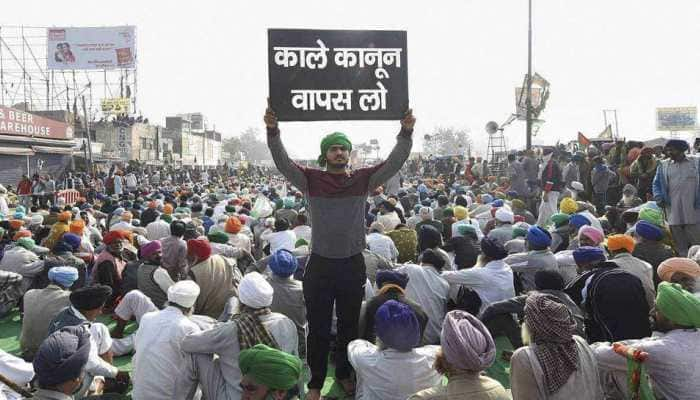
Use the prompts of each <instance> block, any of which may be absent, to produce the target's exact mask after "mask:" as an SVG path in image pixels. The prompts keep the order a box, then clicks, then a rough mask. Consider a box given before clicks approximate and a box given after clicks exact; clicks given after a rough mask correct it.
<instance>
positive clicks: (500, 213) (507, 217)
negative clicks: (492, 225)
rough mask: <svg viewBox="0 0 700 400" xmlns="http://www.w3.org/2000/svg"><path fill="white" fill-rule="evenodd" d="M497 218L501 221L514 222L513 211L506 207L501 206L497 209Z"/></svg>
mask: <svg viewBox="0 0 700 400" xmlns="http://www.w3.org/2000/svg"><path fill="white" fill-rule="evenodd" d="M496 219H497V220H499V221H501V222H506V223H511V224H512V223H513V212H512V211H508V210H506V209H505V208H499V209H498V210H496Z"/></svg>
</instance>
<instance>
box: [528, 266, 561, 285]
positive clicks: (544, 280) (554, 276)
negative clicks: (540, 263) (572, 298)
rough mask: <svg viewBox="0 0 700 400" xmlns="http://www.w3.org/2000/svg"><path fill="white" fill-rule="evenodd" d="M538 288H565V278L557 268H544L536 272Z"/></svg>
mask: <svg viewBox="0 0 700 400" xmlns="http://www.w3.org/2000/svg"><path fill="white" fill-rule="evenodd" d="M535 287H536V288H537V290H564V278H563V277H562V276H561V274H560V273H559V272H557V271H556V270H549V269H543V270H540V271H537V272H535Z"/></svg>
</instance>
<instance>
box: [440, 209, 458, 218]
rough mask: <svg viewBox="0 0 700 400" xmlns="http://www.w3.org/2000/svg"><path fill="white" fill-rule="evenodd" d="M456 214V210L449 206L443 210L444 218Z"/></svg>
mask: <svg viewBox="0 0 700 400" xmlns="http://www.w3.org/2000/svg"><path fill="white" fill-rule="evenodd" d="M454 216H455V212H454V210H453V209H451V208H450V207H447V208H445V209H444V210H442V217H443V218H450V217H454Z"/></svg>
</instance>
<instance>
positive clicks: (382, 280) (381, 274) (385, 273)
mask: <svg viewBox="0 0 700 400" xmlns="http://www.w3.org/2000/svg"><path fill="white" fill-rule="evenodd" d="M388 283H393V284H394V285H399V286H401V287H402V288H404V289H406V285H407V284H408V274H406V273H405V272H399V271H392V270H386V269H381V270H379V271H377V287H378V288H379V289H381V288H382V286H384V285H385V284H388Z"/></svg>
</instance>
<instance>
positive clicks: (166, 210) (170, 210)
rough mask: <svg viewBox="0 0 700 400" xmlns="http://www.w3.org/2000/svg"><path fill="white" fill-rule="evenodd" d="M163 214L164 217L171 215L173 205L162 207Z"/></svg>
mask: <svg viewBox="0 0 700 400" xmlns="http://www.w3.org/2000/svg"><path fill="white" fill-rule="evenodd" d="M163 213H164V214H166V215H170V214H172V213H173V205H172V204H166V205H164V206H163Z"/></svg>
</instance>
